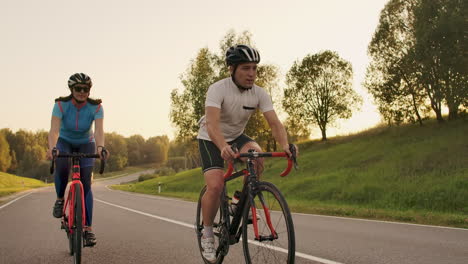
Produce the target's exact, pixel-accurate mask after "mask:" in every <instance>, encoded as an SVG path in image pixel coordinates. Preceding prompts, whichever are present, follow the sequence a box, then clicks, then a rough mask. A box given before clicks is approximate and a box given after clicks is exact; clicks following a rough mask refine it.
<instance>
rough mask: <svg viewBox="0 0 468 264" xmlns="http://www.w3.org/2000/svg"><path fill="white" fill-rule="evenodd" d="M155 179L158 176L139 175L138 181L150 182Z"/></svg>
mask: <svg viewBox="0 0 468 264" xmlns="http://www.w3.org/2000/svg"><path fill="white" fill-rule="evenodd" d="M157 177H158V175H154V174H142V175H140V177H138V181H139V182H142V181H146V180H151V179H154V178H157Z"/></svg>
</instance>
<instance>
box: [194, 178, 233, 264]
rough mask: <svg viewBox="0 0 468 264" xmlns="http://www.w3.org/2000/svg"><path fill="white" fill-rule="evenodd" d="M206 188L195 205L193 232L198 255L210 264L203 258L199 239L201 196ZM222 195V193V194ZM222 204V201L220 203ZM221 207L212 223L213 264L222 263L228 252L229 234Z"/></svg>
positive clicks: (200, 236) (201, 213) (201, 220)
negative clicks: (214, 259)
mask: <svg viewBox="0 0 468 264" xmlns="http://www.w3.org/2000/svg"><path fill="white" fill-rule="evenodd" d="M205 192H206V186H205V187H203V189H202V190H201V192H200V196H199V198H198V205H197V216H196V220H195V221H196V223H195V232H196V233H197V241H198V247H199V249H200V253H201V254H202V258H203V261H204V262H205V263H207V264H212V262H209V261H208V260H207V259H205V258H204V257H203V248H202V246H201V238H202V235H203V209H202V206H201V201H202V198H203V195H205ZM223 193H224V192H223ZM221 204H222V201H221ZM222 208H223V206H222V205H221V207H220V208H219V210H218V212H217V213H216V217H215V219H214V222H213V232H214V235H215V249H216V261H215V262H214V263H216V264H219V263H222V262H223V260H224V256H226V255H227V253H228V251H229V234H228V230H227V224H226V221H227V220H226V212H225V210H224V209H222Z"/></svg>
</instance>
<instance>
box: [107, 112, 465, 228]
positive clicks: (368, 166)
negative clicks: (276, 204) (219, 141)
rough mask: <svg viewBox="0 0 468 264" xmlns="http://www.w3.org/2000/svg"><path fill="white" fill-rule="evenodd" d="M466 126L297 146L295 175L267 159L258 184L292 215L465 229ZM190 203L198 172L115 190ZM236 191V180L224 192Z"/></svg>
mask: <svg viewBox="0 0 468 264" xmlns="http://www.w3.org/2000/svg"><path fill="white" fill-rule="evenodd" d="M467 135H468V122H467V121H465V120H460V121H457V122H446V123H444V124H437V123H435V122H427V124H425V125H424V126H423V127H420V126H417V125H406V126H400V127H390V128H389V127H378V128H374V129H371V130H368V131H365V132H362V133H359V134H356V135H351V136H347V137H338V138H332V139H330V140H329V141H328V142H321V141H309V142H305V143H302V144H300V145H299V148H300V157H299V160H298V161H299V166H300V168H299V170H297V171H292V172H291V174H290V175H288V176H287V177H285V178H281V177H279V176H278V175H279V173H280V171H281V170H282V169H283V168H284V167H285V165H286V162H283V161H282V160H277V159H275V160H268V161H267V162H266V165H265V169H266V170H265V173H264V175H263V176H262V179H263V180H267V181H271V182H273V183H274V184H275V185H277V186H278V187H279V188H280V190H281V191H282V192H283V194H284V195H285V197H286V199H287V201H288V203H289V205H290V207H291V209H292V210H293V211H295V212H306V213H318V214H327V215H341V216H350V217H364V218H371V219H381V220H393V221H405V222H413V223H423V224H436V225H448V226H459V227H465V228H468V136H467ZM159 183H161V184H162V193H161V194H163V195H167V196H174V197H180V198H185V199H189V200H193V201H195V200H196V198H197V197H198V192H199V190H200V189H201V187H202V186H203V184H204V182H203V177H202V174H201V170H200V169H194V170H190V171H185V172H182V173H179V174H177V175H175V176H167V177H158V178H155V179H152V180H148V181H144V182H141V183H136V184H131V185H125V186H115V188H116V189H122V190H128V191H135V192H142V193H151V194H157V191H158V184H159ZM234 189H240V180H238V181H236V182H235V183H234V185H232V186H230V187H229V190H230V191H233V190H234Z"/></svg>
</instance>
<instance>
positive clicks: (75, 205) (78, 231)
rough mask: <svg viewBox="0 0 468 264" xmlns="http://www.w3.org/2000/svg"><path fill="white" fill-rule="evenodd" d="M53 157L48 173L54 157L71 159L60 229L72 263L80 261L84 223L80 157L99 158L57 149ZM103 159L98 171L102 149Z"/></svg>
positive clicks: (51, 170)
mask: <svg viewBox="0 0 468 264" xmlns="http://www.w3.org/2000/svg"><path fill="white" fill-rule="evenodd" d="M52 155H53V159H52V164H51V166H50V173H51V174H53V173H54V165H55V159H56V158H71V159H72V164H73V167H72V181H71V183H70V184H69V189H68V195H67V196H66V197H67V199H66V201H65V205H64V207H63V214H62V215H63V216H62V220H61V229H65V232H66V233H67V238H68V241H69V250H70V255H72V256H73V263H76V264H79V263H81V249H82V247H84V244H83V227H84V226H85V223H86V210H85V209H86V208H85V200H84V191H83V184H82V183H81V181H80V178H81V175H80V159H82V158H99V155H98V154H87V153H77V152H74V153H59V154H57V149H54V150H53V151H52ZM102 155H103V157H104V159H102V160H101V167H100V170H99V173H100V174H102V173H103V172H104V167H105V163H106V162H105V156H106V155H107V151H106V150H105V149H104V150H102Z"/></svg>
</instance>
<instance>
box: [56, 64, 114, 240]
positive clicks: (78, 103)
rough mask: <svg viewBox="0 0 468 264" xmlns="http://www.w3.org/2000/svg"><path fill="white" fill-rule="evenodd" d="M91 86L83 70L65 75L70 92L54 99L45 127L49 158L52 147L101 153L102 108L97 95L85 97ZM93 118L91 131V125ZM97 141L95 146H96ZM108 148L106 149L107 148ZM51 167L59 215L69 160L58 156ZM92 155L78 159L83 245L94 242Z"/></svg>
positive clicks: (102, 137)
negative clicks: (95, 97)
mask: <svg viewBox="0 0 468 264" xmlns="http://www.w3.org/2000/svg"><path fill="white" fill-rule="evenodd" d="M91 87H92V81H91V78H90V77H89V76H88V75H86V74H84V73H75V74H73V75H72V76H70V78H69V79H68V88H69V89H70V92H71V94H70V95H68V96H66V97H59V98H57V99H55V105H54V108H53V111H52V121H51V127H50V131H49V137H48V141H49V149H48V150H47V158H48V159H49V160H51V159H52V158H53V157H52V150H53V149H54V148H56V149H57V150H58V151H59V152H64V153H71V152H80V153H89V154H93V153H99V155H100V156H101V158H103V157H102V152H103V151H104V150H105V148H104V110H103V108H102V106H101V100H100V99H91V98H90V97H89V94H90V89H91ZM93 122H94V128H95V132H94V133H93V131H92V129H91V126H92V124H93ZM96 145H97V147H96ZM107 152H108V151H107ZM56 164H57V167H56V170H55V176H54V177H55V190H56V193H57V200H56V201H55V204H54V207H53V212H52V214H53V216H54V217H56V218H60V217H62V213H63V205H64V195H65V189H66V187H67V183H68V175H69V172H70V164H69V161H68V159H66V158H58V159H57V161H56ZM93 166H94V159H92V158H83V159H81V160H80V174H81V182H82V184H83V191H84V198H85V207H86V226H85V228H84V243H85V245H86V246H94V245H95V244H96V236H95V235H94V233H93V231H92V228H91V224H92V218H93V193H92V192H91V180H92V179H91V174H92V171H93Z"/></svg>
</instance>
